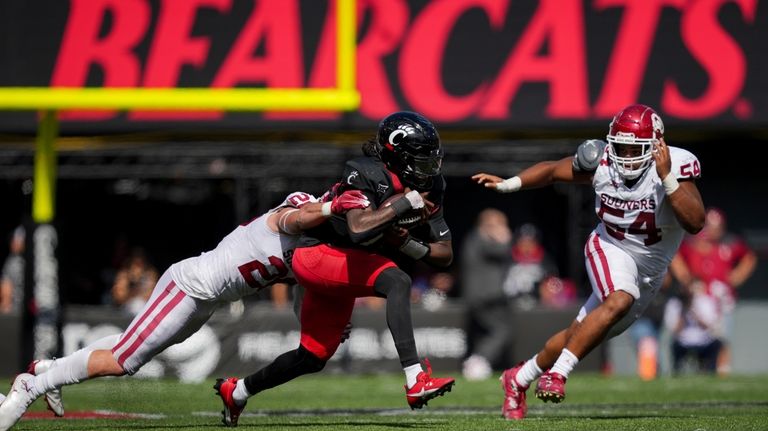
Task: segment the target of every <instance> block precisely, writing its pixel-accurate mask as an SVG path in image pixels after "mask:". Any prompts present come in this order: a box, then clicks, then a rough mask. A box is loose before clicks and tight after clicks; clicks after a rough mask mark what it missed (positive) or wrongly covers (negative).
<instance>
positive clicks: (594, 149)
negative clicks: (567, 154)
mask: <svg viewBox="0 0 768 431" xmlns="http://www.w3.org/2000/svg"><path fill="white" fill-rule="evenodd" d="M606 145H608V144H607V143H606V142H605V141H602V140H600V139H587V140H586V141H584V142H582V143H581V144H580V145H579V147H578V148H577V149H576V154H574V156H573V169H574V170H575V171H578V172H594V171H595V170H596V169H597V167H598V166H600V160H601V159H602V158H603V152H604V151H605V147H606Z"/></svg>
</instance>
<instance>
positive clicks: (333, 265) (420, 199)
mask: <svg viewBox="0 0 768 431" xmlns="http://www.w3.org/2000/svg"><path fill="white" fill-rule="evenodd" d="M363 154H364V155H363V156H362V157H358V158H355V159H352V160H349V161H347V163H346V166H345V169H344V173H343V176H342V178H341V181H339V182H338V183H337V184H336V185H335V186H334V187H333V188H332V189H331V190H330V191H329V192H328V193H327V197H328V198H332V197H333V196H335V195H337V194H340V193H343V192H345V191H347V190H360V191H362V192H363V194H365V195H366V196H367V197H368V200H369V201H370V202H371V206H370V207H369V208H368V209H366V210H365V211H363V210H352V211H349V212H348V213H347V214H346V216H345V217H335V216H334V217H333V218H332V220H331V222H330V223H328V224H327V226H325V227H324V228H317V229H312V230H309V231H307V232H306V234H305V237H304V238H303V240H302V244H301V245H299V247H298V248H296V250H295V252H294V255H293V260H292V266H293V271H294V275H295V277H296V279H297V281H298V282H299V284H300V285H301V286H303V287H304V288H305V294H304V298H303V303H302V308H301V314H300V320H301V343H300V345H299V348H298V349H296V350H293V351H290V352H287V353H284V354H282V355H281V356H279V357H278V358H277V359H275V361H274V362H272V363H271V364H269V365H267V366H266V367H264V368H263V369H261V370H259V371H258V372H256V373H254V374H252V375H250V376H248V377H246V378H245V379H240V380H236V381H235V379H230V380H231V381H232V382H231V383H229V385H228V386H227V387H223V386H222V387H221V388H219V391H220V393H221V397H222V399H223V401H224V405H225V411H226V412H230V411H231V412H232V413H236V414H238V415H239V413H240V411H242V408H243V407H244V406H245V400H247V398H248V397H249V396H251V395H254V394H256V393H258V392H261V391H263V390H265V389H269V388H272V387H274V386H277V385H280V384H282V383H285V382H287V381H289V380H291V379H293V378H296V377H298V376H300V375H303V374H307V373H313V372H318V371H320V370H322V369H323V367H324V366H325V363H326V362H327V361H328V360H329V359H330V358H331V356H333V354H334V352H335V351H336V349H337V347H338V346H339V344H340V341H341V339H342V333H343V332H344V328H345V326H346V325H347V323H348V322H349V320H350V317H351V315H352V309H353V307H354V303H355V299H356V298H358V297H364V296H379V297H384V298H386V299H387V305H386V316H387V324H388V326H389V329H390V332H391V334H392V337H393V339H394V342H395V347H396V349H397V352H398V355H399V358H400V362H401V364H402V366H403V370H404V372H405V375H406V386H405V389H406V399H407V401H408V404H409V405H410V406H411V408H421V407H422V406H424V405H426V404H427V401H429V400H430V399H432V398H434V397H437V396H439V395H442V394H444V393H445V392H447V391H450V390H451V387H452V386H453V384H454V379H452V378H436V377H432V375H431V367H430V365H429V361H425V363H426V365H427V370H426V371H425V370H423V369H422V366H421V363H420V361H419V357H418V353H417V351H416V343H415V340H414V336H413V325H412V322H411V306H410V291H411V278H410V276H409V275H408V273H407V272H406V271H407V270H408V268H409V267H410V265H411V264H412V263H413V262H415V261H417V260H421V261H424V262H426V263H429V264H431V265H435V266H438V267H447V266H448V265H450V264H451V261H452V260H453V248H452V245H451V233H450V229H449V228H448V225H447V223H446V222H445V219H444V217H443V208H442V202H443V195H444V193H445V179H444V178H443V177H442V175H441V174H440V170H441V164H442V158H443V150H442V147H441V145H440V137H439V135H438V133H437V130H436V129H435V127H434V126H433V125H432V123H431V122H430V121H429V120H427V119H426V118H424V117H423V116H421V115H419V114H417V113H414V112H396V113H394V114H391V115H389V116H387V117H386V118H384V119H383V120H382V121H381V122H380V124H379V129H378V133H377V136H376V138H375V139H372V140H370V141H368V142H366V143H365V144H363ZM401 193H402V194H403V196H402V197H400V198H399V199H396V200H394V201H392V202H391V204H390V205H382V204H383V203H384V202H385V201H387V200H388V199H389V198H390V197H392V196H395V195H397V194H401ZM414 214H416V215H418V216H419V217H418V219H419V222H420V223H417V224H418V225H417V226H412V227H409V229H405V228H403V227H400V226H398V225H397V222H398V221H399V220H402V219H403V218H404V217H405V216H413V215H414ZM404 269H405V270H404ZM226 412H225V422H226V419H227V418H226V415H227V413H226Z"/></svg>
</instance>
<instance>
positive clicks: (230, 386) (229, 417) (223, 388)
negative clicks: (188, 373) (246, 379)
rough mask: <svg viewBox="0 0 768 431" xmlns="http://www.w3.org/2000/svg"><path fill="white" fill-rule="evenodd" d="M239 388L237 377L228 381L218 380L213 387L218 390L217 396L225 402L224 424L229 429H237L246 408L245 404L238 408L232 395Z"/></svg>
mask: <svg viewBox="0 0 768 431" xmlns="http://www.w3.org/2000/svg"><path fill="white" fill-rule="evenodd" d="M235 387H237V377H230V378H228V379H216V384H215V385H213V389H216V394H217V395H218V396H220V397H221V401H223V402H224V410H223V411H222V412H221V414H222V422H224V425H226V426H228V427H236V426H237V420H238V419H239V418H240V413H242V412H243V409H244V408H245V403H243V405H242V406H238V405H237V403H236V402H235V399H234V398H233V397H232V393H233V392H235Z"/></svg>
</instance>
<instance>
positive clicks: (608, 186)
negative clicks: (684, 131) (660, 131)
mask: <svg viewBox="0 0 768 431" xmlns="http://www.w3.org/2000/svg"><path fill="white" fill-rule="evenodd" d="M669 155H670V158H671V159H672V171H671V172H672V173H673V174H674V175H675V176H676V177H677V178H678V179H692V178H699V177H700V176H701V166H700V164H699V160H698V159H697V158H696V156H694V155H693V154H692V153H690V152H689V151H686V150H683V149H681V148H676V147H669ZM592 185H593V186H594V188H595V195H596V197H595V213H596V214H597V217H598V218H600V221H601V222H600V224H598V226H597V228H596V229H595V231H596V232H597V233H598V235H600V239H601V240H605V241H608V242H610V243H612V244H614V245H615V246H617V247H619V248H620V249H622V250H624V251H625V252H627V254H629V255H630V256H631V257H632V259H633V260H634V261H635V263H636V264H637V267H638V270H639V271H640V272H641V273H643V274H646V275H650V274H652V275H657V276H658V275H661V274H664V272H665V271H666V269H667V267H668V266H669V262H670V261H671V260H672V257H674V255H675V253H677V249H678V248H679V246H680V242H681V241H682V239H683V235H684V234H685V231H684V230H683V228H682V226H680V223H678V221H677V219H676V218H675V214H674V212H673V210H672V207H671V206H670V205H669V204H668V202H667V199H666V197H667V195H666V193H665V191H664V186H663V185H662V184H661V179H660V178H659V175H658V174H657V173H656V168H655V166H654V165H653V164H651V166H650V167H648V169H646V171H645V172H644V173H643V174H642V175H641V176H640V177H639V178H638V181H637V183H636V184H634V186H633V187H631V188H629V187H627V186H626V185H625V184H624V181H623V180H622V178H621V176H619V174H618V173H617V172H616V170H615V169H614V168H613V165H612V164H611V163H610V161H609V160H608V151H607V148H606V152H605V153H604V154H603V158H602V161H601V162H600V166H598V168H597V169H596V170H595V173H594V176H593V180H592Z"/></svg>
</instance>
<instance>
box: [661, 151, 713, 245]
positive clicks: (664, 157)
mask: <svg viewBox="0 0 768 431" xmlns="http://www.w3.org/2000/svg"><path fill="white" fill-rule="evenodd" d="M653 160H654V161H655V162H656V173H657V174H658V175H659V178H661V179H662V184H663V185H664V189H665V190H666V192H667V199H669V203H670V205H671V206H672V210H673V211H674V213H675V217H676V218H677V221H678V222H680V226H682V227H683V229H685V230H686V231H687V232H689V233H694V234H695V233H698V232H699V231H701V229H703V228H704V217H705V211H704V201H702V199H701V194H700V193H699V189H698V188H697V187H696V183H694V182H693V180H687V181H680V182H678V181H677V178H675V175H674V174H672V158H671V157H670V155H669V147H668V146H667V144H666V142H664V139H661V140H660V141H659V142H658V143H657V144H654V151H653Z"/></svg>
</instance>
